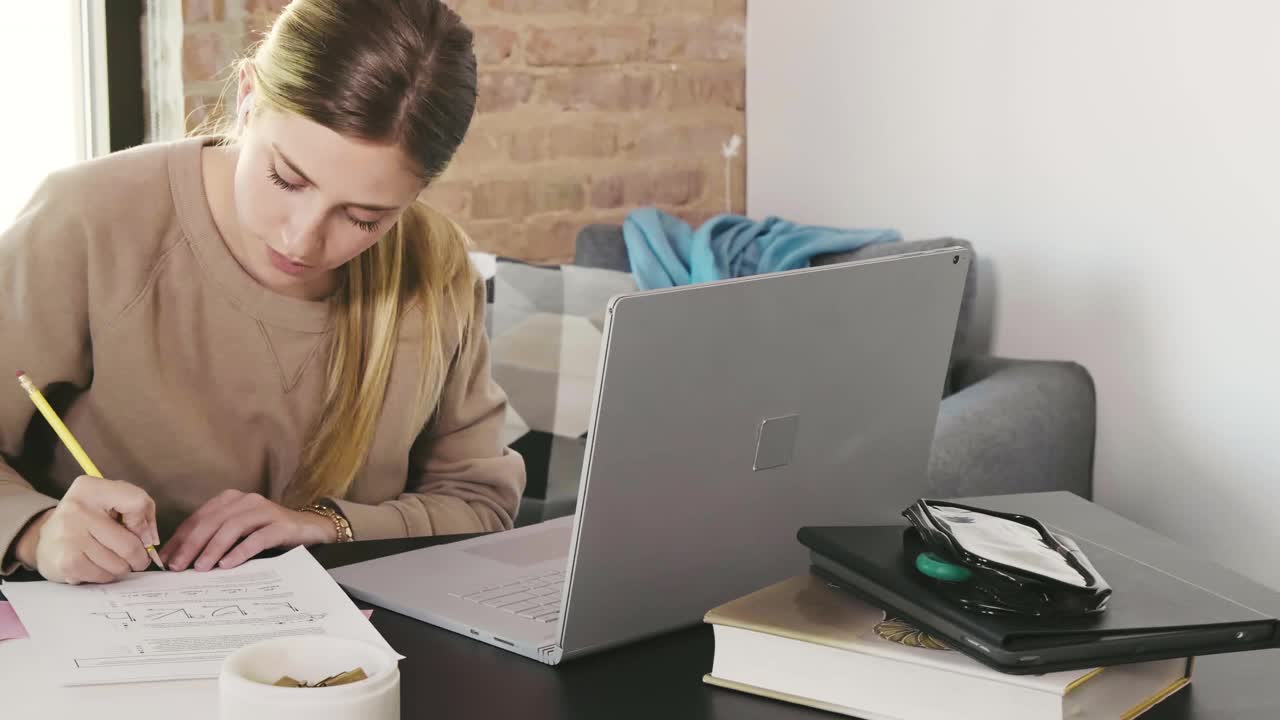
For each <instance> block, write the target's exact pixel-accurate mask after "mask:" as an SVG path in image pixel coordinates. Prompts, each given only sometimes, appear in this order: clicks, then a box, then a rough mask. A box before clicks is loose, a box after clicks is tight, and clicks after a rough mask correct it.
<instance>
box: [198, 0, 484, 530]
mask: <svg viewBox="0 0 1280 720" xmlns="http://www.w3.org/2000/svg"><path fill="white" fill-rule="evenodd" d="M232 69H233V71H235V72H233V74H232V76H231V77H230V78H229V83H231V82H234V80H235V77H236V76H237V75H238V74H239V72H240V71H243V72H247V73H251V74H252V75H253V79H254V97H255V102H254V108H253V112H255V113H257V112H261V111H262V110H263V109H266V108H269V109H272V110H276V111H280V112H287V113H294V114H297V115H300V116H302V117H305V118H307V119H309V120H312V121H314V122H317V123H319V124H321V125H324V126H326V127H328V128H330V129H332V130H334V131H335V132H338V133H340V134H344V135H348V136H353V137H359V138H362V139H367V140H374V141H386V142H394V143H397V144H399V145H400V146H401V147H402V148H404V149H405V151H406V154H407V155H408V156H409V157H410V158H411V159H413V160H414V161H415V162H416V163H417V165H418V167H419V169H420V171H421V175H422V177H423V179H424V181H426V182H430V180H432V179H434V178H435V177H436V176H438V175H439V173H440V172H442V171H443V170H444V168H445V167H446V166H447V165H448V162H449V160H450V158H451V157H452V156H453V153H454V152H455V151H456V149H457V147H458V145H459V144H461V142H462V138H463V136H464V135H465V134H466V130H467V127H468V125H469V123H470V121H471V117H472V115H473V114H474V109H475V98H476V77H475V75H476V69H475V56H474V53H473V51H472V38H471V33H470V31H469V30H467V28H466V27H465V26H464V25H463V24H462V22H461V20H460V19H459V18H458V16H457V14H456V13H454V12H453V11H451V10H450V9H449V8H447V7H445V6H444V5H443V4H442V3H441V2H439V0H416V1H414V2H404V1H403V0H402V1H400V2H393V1H390V0H294V1H293V2H291V3H290V4H289V5H288V6H286V8H285V10H284V11H283V13H282V14H281V15H280V16H279V17H278V18H277V19H276V22H275V24H274V25H273V26H272V29H271V32H270V33H269V34H268V35H267V37H266V38H265V39H264V40H263V42H262V43H261V44H260V45H258V47H257V48H256V49H255V50H254V51H253V52H252V54H251V55H250V56H249V57H246V58H244V59H243V60H240V61H239V62H238V63H237V64H236V65H235V66H233V68H232ZM224 96H225V94H224ZM234 123H235V118H232V117H227V116H226V115H221V116H214V117H213V118H211V121H210V123H207V124H206V125H204V126H203V127H201V128H198V129H197V130H196V132H197V133H201V134H203V133H210V134H217V135H221V136H223V137H234V135H235V132H236V131H235V129H234ZM468 245H469V242H468V240H467V237H466V235H465V233H464V232H463V231H462V230H461V228H459V227H458V226H457V224H455V223H454V222H452V221H451V220H449V219H448V218H446V217H445V216H443V215H442V214H440V213H439V212H438V211H436V210H434V209H432V208H430V207H428V206H426V205H424V204H422V203H420V202H415V203H413V204H412V205H410V206H409V208H408V209H406V210H405V211H404V213H403V214H402V215H401V217H400V219H399V221H398V222H397V223H396V224H395V226H393V227H392V228H391V229H390V230H388V232H387V234H386V235H385V236H384V237H382V238H380V239H379V240H378V242H377V243H375V244H374V245H373V246H372V247H371V248H370V249H369V250H367V251H365V252H364V253H363V254H361V255H359V256H357V257H356V258H354V259H352V260H351V261H350V262H348V263H347V264H346V265H344V266H343V268H342V271H341V272H342V275H343V279H342V283H341V285H340V288H339V290H338V291H337V292H336V294H335V295H334V297H333V298H332V303H333V308H334V312H335V316H336V319H335V326H334V333H335V337H334V342H333V346H332V352H331V353H330V357H329V367H328V380H327V385H326V390H325V397H324V404H323V407H322V410H321V413H320V416H319V417H318V418H317V420H316V423H315V426H314V427H313V428H312V431H311V433H310V436H309V439H308V441H307V443H306V445H305V446H304V448H303V450H302V455H301V457H300V458H299V462H298V468H297V472H296V473H295V475H294V477H293V479H292V481H291V483H290V484H289V487H288V488H287V489H286V491H285V498H284V499H285V502H286V504H289V505H293V506H301V505H305V504H307V503H310V502H313V501H315V500H317V499H320V498H328V497H342V496H343V495H344V494H345V493H346V492H347V490H348V488H349V487H350V486H351V483H352V481H353V480H354V479H355V477H356V475H357V474H358V473H359V471H360V469H361V468H362V467H363V466H364V463H365V459H366V457H367V455H368V452H369V446H370V445H371V444H372V441H373V435H374V431H375V429H376V427H377V423H378V419H379V417H380V415H381V414H382V410H383V405H384V399H385V396H386V392H387V384H388V381H389V379H390V377H391V366H392V359H393V358H394V356H395V352H396V347H397V344H398V340H399V337H400V333H401V329H402V328H401V323H402V321H403V320H404V318H405V316H406V313H407V312H408V311H409V310H410V309H415V308H416V309H419V310H420V312H421V317H422V328H421V330H422V332H421V336H422V350H423V357H422V374H421V380H420V385H419V392H418V403H417V405H416V406H415V407H416V408H417V409H419V410H420V411H421V412H420V415H421V417H420V418H413V419H412V420H414V421H415V422H416V421H417V420H419V419H420V420H421V421H422V422H423V423H425V422H427V421H428V420H429V419H430V416H431V414H432V412H433V409H434V408H435V406H436V404H437V403H438V402H439V401H440V396H441V392H442V389H443V387H444V383H445V378H446V376H447V374H448V371H449V364H450V358H449V357H446V354H445V351H446V349H447V348H450V347H458V352H459V353H461V352H464V351H465V348H464V347H462V346H461V345H459V343H464V342H465V339H466V337H467V336H468V329H469V328H470V326H471V325H472V324H473V323H474V322H475V321H476V317H475V309H476V308H475V299H474V298H475V292H476V289H477V287H476V285H477V283H478V282H479V280H478V277H477V275H476V273H475V270H474V269H473V267H472V265H471V262H470V259H469V258H468V256H467V249H468Z"/></svg>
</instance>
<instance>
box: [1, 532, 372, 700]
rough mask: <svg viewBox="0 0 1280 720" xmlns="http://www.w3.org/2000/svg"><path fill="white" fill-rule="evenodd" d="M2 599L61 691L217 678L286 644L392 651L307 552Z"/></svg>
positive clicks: (13, 587)
mask: <svg viewBox="0 0 1280 720" xmlns="http://www.w3.org/2000/svg"><path fill="white" fill-rule="evenodd" d="M4 593H5V595H6V597H8V599H9V600H10V601H11V602H12V604H13V608H14V610H15V611H17V613H18V616H19V617H20V618H21V619H22V622H23V624H24V625H26V627H27V631H28V632H29V633H30V635H31V639H32V641H33V642H34V643H36V645H37V647H38V650H39V652H40V654H41V655H42V656H43V657H44V658H45V659H46V661H47V663H48V664H49V667H50V670H51V672H53V673H54V676H55V682H57V683H58V684H62V685H85V684H99V683H114V682H134V681H141V680H172V679H180V678H202V677H217V675H218V671H219V669H220V668H221V664H222V660H223V659H224V658H225V657H226V656H227V655H228V654H230V653H231V652H232V651H233V650H235V649H237V648H240V647H243V646H245V645H248V644H250V643H253V642H257V641H259V640H266V639H269V638H275V637H284V636H290V635H307V634H332V635H337V636H341V637H347V638H352V639H357V640H364V641H366V642H372V643H374V644H378V645H382V646H383V647H389V646H387V644H386V641H385V640H383V639H382V638H381V637H380V636H379V635H378V633H377V631H376V630H374V628H373V626H372V625H370V624H369V621H368V620H366V619H365V618H364V616H362V615H361V614H360V611H359V610H357V609H356V607H355V605H354V604H353V603H352V602H351V600H350V599H348V598H347V596H346V594H344V593H343V592H342V590H341V588H339V587H338V585H337V584H336V583H335V582H334V581H333V579H332V578H330V577H329V574H328V573H327V572H325V570H324V568H322V567H320V564H319V563H317V562H316V561H315V558H313V557H311V554H310V553H308V552H307V551H306V550H305V549H304V548H297V549H295V550H291V551H289V552H288V553H285V554H284V555H281V556H279V557H276V558H271V559H264V560H254V561H251V562H248V563H245V564H244V565H242V566H241V567H238V568H234V569H231V570H212V571H209V572H204V573H200V572H193V571H187V572H181V573H163V572H146V573H134V574H133V575H131V576H130V577H128V578H126V579H125V580H122V581H120V582H118V583H114V584H111V585H96V586H95V585H78V586H69V585H59V584H56V583H48V582H33V583H5V584H4Z"/></svg>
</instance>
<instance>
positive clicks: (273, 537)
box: [160, 490, 338, 571]
mask: <svg viewBox="0 0 1280 720" xmlns="http://www.w3.org/2000/svg"><path fill="white" fill-rule="evenodd" d="M337 539H338V533H337V530H336V529H335V528H334V526H333V523H332V522H330V521H329V520H328V519H327V518H325V517H322V516H320V515H316V514H315V513H310V512H306V511H303V510H290V509H289V508H286V507H284V506H283V505H279V504H277V503H274V502H272V501H270V500H268V499H266V498H265V497H263V496H261V495H259V494H257V493H245V492H241V491H239V490H225V491H223V492H222V493H221V494H219V495H218V496H217V497H215V498H213V499H212V500H210V501H209V502H207V503H205V504H204V505H202V506H201V507H200V509H199V510H196V511H195V512H194V513H192V514H191V517H188V518H187V519H186V520H185V521H184V522H183V523H182V525H180V526H179V527H178V530H177V531H176V532H174V534H173V537H171V538H169V540H168V541H167V542H165V544H164V546H163V548H162V549H161V550H160V558H161V559H162V560H164V564H165V567H167V568H168V569H170V570H186V569H187V568H188V567H194V568H195V569H196V570H201V571H203V570H211V569H213V568H214V567H219V568H233V567H236V566H237V565H239V564H241V563H243V562H244V561H246V560H249V559H250V558H252V557H253V556H255V555H257V554H258V553H260V552H262V551H263V550H266V549H268V548H274V547H296V546H298V545H316V544H319V543H330V542H335V541H337ZM237 543H238V544H237ZM233 548H234V549H233Z"/></svg>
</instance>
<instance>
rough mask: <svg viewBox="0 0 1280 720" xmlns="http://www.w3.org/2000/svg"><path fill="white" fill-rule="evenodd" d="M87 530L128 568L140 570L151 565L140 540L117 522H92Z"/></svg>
mask: <svg viewBox="0 0 1280 720" xmlns="http://www.w3.org/2000/svg"><path fill="white" fill-rule="evenodd" d="M95 519H96V518H95ZM88 531H89V535H90V536H91V537H92V539H93V540H95V541H97V542H98V543H101V544H102V545H103V546H104V547H105V548H106V550H107V551H109V552H111V553H112V554H114V555H115V556H116V557H118V558H120V559H121V560H123V561H124V562H125V563H127V564H128V566H129V569H130V570H136V571H138V572H142V571H143V570H146V569H147V568H148V567H149V566H150V565H151V558H150V557H148V556H147V550H146V548H144V547H143V546H142V541H141V540H139V539H138V537H137V536H136V535H134V534H133V533H132V532H130V531H129V530H127V529H125V528H123V527H121V526H120V525H119V524H117V523H114V522H111V521H107V522H93V523H92V524H90V525H89V527H88ZM103 567H106V566H103Z"/></svg>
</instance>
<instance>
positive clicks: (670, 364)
mask: <svg viewBox="0 0 1280 720" xmlns="http://www.w3.org/2000/svg"><path fill="white" fill-rule="evenodd" d="M968 265H969V256H968V254H967V252H966V251H965V250H964V249H961V248H949V249H943V250H935V251H928V252H921V253H912V254H907V255H898V256H893V257H889V258H877V259H872V260H866V261H861V262H855V263H844V264H838V265H826V266H820V267H816V268H809V269H804V270H796V271H791V272H785V273H774V274H767V275H756V276H752V277H747V278H741V279H734V280H728V281H723V282H716V283H707V284H701V285H691V286H683V287H678V288H673V289H668V290H657V291H648V292H638V293H633V294H627V295H622V296H618V297H615V298H613V300H611V301H610V304H609V308H608V312H607V314H606V320H605V327H604V337H603V340H602V343H603V345H602V347H601V353H600V356H601V359H600V365H599V370H598V373H597V376H596V386H595V397H594V400H593V405H592V412H591V425H590V430H589V431H588V442H587V450H586V457H585V460H584V463H583V469H582V477H581V481H580V487H579V495H578V498H579V499H578V504H577V507H576V511H575V513H574V514H573V515H572V516H570V517H564V518H560V519H557V520H551V521H547V522H543V523H540V524H537V525H531V526H526V527H521V528H517V529H515V530H511V531H508V532H502V533H495V534H492V535H486V536H482V537H477V538H473V539H469V540H464V541H461V542H456V543H451V544H449V545H443V546H438V547H432V548H425V549H422V550H415V551H412V552H407V553H403V554H399V555H393V556H389V557H385V558H380V559H377V560H372V561H368V562H363V563H358V564H355V565H348V566H346V567H342V568H338V569H336V570H334V571H332V575H333V577H334V579H335V580H337V582H338V584H339V585H341V586H342V587H343V588H344V589H346V590H347V591H348V592H349V593H351V594H352V595H353V596H355V597H357V598H360V599H362V600H365V601H367V602H370V603H373V604H375V605H378V606H380V607H384V608H387V609H389V610H393V611H395V612H399V613H402V614H404V615H408V616H411V617H414V618H418V619H420V620H423V621H425V622H428V623H431V624H433V625H437V626H439V627H442V628H447V629H449V630H453V631H455V632H458V633H461V634H463V635H467V636H469V637H472V638H475V639H477V640H480V641H482V642H486V643H490V644H492V645H495V646H497V647H500V648H503V649H505V650H509V651H511V652H515V653H519V654H521V655H524V656H526V657H530V658H533V659H536V660H540V661H542V662H545V663H548V664H552V665H554V664H558V663H560V662H561V661H563V660H565V659H568V658H573V657H577V656H581V655H586V654H588V653H592V652H596V651H598V650H604V649H606V648H609V647H613V646H616V645H620V644H623V643H627V642H631V641H634V640H638V639H640V638H644V637H648V636H651V635H656V634H658V633H662V632H665V631H669V630H672V629H675V628H679V627H682V626H688V625H692V624H696V623H698V622H700V621H701V619H702V616H703V614H704V613H706V612H707V611H708V610H710V609H711V608H713V607H715V606H716V605H719V604H721V603H723V602H726V601H728V600H731V599H733V598H736V597H738V596H741V595H744V594H746V593H748V592H751V591H753V590H756V589H759V588H761V587H763V586H765V585H767V584H770V583H773V582H775V581H778V580H780V579H782V578H785V577H788V576H790V575H793V574H797V573H803V572H807V569H808V555H807V549H806V548H805V547H804V546H803V545H801V544H800V543H799V542H798V541H797V540H796V531H797V530H798V529H799V528H800V527H801V526H803V525H840V524H854V523H882V522H896V521H897V519H898V518H899V513H900V512H901V511H902V509H903V508H905V507H907V506H908V505H909V504H911V503H912V502H914V501H915V500H917V499H918V498H919V497H920V496H921V495H922V494H923V492H924V489H925V486H926V485H925V475H926V472H927V466H928V459H929V449H930V444H931V442H932V439H933V431H934V424H935V422H936V420H937V415H938V404H939V402H940V400H941V397H942V390H943V381H944V376H945V374H946V371H947V365H948V360H949V358H950V355H951V344H952V338H953V337H954V334H955V329H956V318H957V315H958V313H959V306H960V298H961V293H962V291H963V287H964V281H965V273H966V270H967V268H968Z"/></svg>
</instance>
